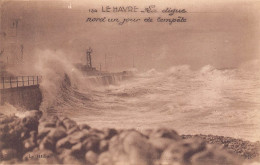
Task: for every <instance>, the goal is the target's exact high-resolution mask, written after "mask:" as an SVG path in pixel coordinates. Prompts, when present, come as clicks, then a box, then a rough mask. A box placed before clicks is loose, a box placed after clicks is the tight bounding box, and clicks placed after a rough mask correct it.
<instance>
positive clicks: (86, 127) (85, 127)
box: [79, 124, 91, 130]
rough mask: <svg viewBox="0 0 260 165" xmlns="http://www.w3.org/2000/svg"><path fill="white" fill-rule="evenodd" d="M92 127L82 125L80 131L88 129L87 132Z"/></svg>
mask: <svg viewBox="0 0 260 165" xmlns="http://www.w3.org/2000/svg"><path fill="white" fill-rule="evenodd" d="M90 128H91V127H90V126H89V125H87V124H80V125H79V129H80V130H83V129H86V130H89V129H90Z"/></svg>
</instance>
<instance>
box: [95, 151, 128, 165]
mask: <svg viewBox="0 0 260 165" xmlns="http://www.w3.org/2000/svg"><path fill="white" fill-rule="evenodd" d="M114 164H115V163H114V161H113V158H112V155H111V154H110V153H109V152H103V153H102V154H100V155H99V157H98V163H97V165H114ZM125 164H126V163H125Z"/></svg>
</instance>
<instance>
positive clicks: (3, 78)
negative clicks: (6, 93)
mask: <svg viewBox="0 0 260 165" xmlns="http://www.w3.org/2000/svg"><path fill="white" fill-rule="evenodd" d="M2 80H3V89H5V77H2Z"/></svg>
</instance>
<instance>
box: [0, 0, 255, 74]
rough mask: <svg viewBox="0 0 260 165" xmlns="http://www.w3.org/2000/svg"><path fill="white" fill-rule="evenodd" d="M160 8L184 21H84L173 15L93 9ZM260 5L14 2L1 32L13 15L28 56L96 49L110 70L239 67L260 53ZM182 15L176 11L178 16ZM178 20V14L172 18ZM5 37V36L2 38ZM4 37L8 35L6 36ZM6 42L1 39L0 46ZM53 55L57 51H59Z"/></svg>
mask: <svg viewBox="0 0 260 165" xmlns="http://www.w3.org/2000/svg"><path fill="white" fill-rule="evenodd" d="M106 5H110V6H128V5H130V6H137V7H138V8H140V9H142V8H144V7H147V6H149V5H156V8H157V10H158V11H160V10H162V9H165V8H167V7H169V8H172V9H173V8H177V9H183V8H185V9H186V10H187V11H188V13H186V14H181V16H184V17H185V18H187V22H186V23H177V24H176V23H173V24H172V25H168V24H167V23H156V22H154V23H143V22H140V23H127V24H124V25H122V26H119V25H117V24H113V23H86V21H85V20H86V18H88V17H104V16H105V17H111V18H112V17H114V18H115V17H119V18H123V17H126V18H141V19H143V18H145V17H147V16H150V17H152V18H154V19H156V18H157V17H159V16H160V17H165V18H171V17H170V16H167V15H166V14H162V13H157V14H149V15H147V14H141V13H134V14H133V13H132V14H131V13H123V14H122V13H101V12H98V13H96V14H90V13H89V12H88V10H89V9H90V8H97V9H98V10H100V9H101V6H106ZM69 6H71V7H69ZM259 7H260V2H259V1H256V0H251V1H246V0H239V1H233V0H229V1H226V0H225V1H224V0H223V1H222V0H218V1H206V0H205V1H204V0H195V1H188V0H164V1H163V0H161V1H160V0H142V1H137V0H97V1H94V0H93V1H83V0H71V1H68V0H66V1H61V0H60V1H36V0H34V1H24V0H23V1H12V0H6V1H2V2H1V33H2V34H3V32H5V33H6V34H7V37H5V44H4V45H5V46H6V43H7V42H6V41H8V40H12V39H10V37H9V38H8V34H9V33H12V31H10V30H8V29H10V27H11V26H12V25H11V24H12V20H15V19H18V20H19V21H18V22H19V23H18V25H17V42H18V43H19V44H23V46H24V50H23V51H24V56H25V57H24V58H25V59H26V58H31V57H32V56H34V55H35V50H46V49H48V50H51V51H53V52H55V51H62V52H64V56H66V57H68V58H70V59H72V61H73V60H75V61H84V56H85V51H86V49H87V48H88V47H90V46H91V47H92V49H93V50H94V51H93V63H94V65H95V66H96V67H99V64H100V63H101V64H102V65H104V62H105V55H106V56H107V69H108V70H111V71H115V70H123V69H127V68H130V67H132V61H133V60H132V59H133V57H134V61H135V67H136V68H138V69H139V70H147V69H151V68H156V69H159V70H163V69H167V68H169V67H171V66H174V65H184V64H187V65H190V66H191V68H194V69H197V68H200V67H202V66H205V65H208V64H210V65H213V66H215V67H217V68H231V67H237V66H239V65H241V64H242V63H244V62H247V61H249V60H254V59H258V58H259V56H260V55H259V52H260V50H259V39H260V37H259V36H260V33H259V16H260V13H259V11H258V9H259ZM175 16H178V15H175ZM172 17H174V16H172ZM1 37H2V38H3V35H1ZM2 42H3V40H2ZM1 44H2V45H3V43H1ZM54 55H55V53H54Z"/></svg>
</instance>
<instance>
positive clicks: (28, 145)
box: [23, 137, 36, 152]
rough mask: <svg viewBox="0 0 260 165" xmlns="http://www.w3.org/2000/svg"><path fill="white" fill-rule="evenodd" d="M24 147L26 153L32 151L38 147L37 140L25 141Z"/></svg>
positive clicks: (29, 139)
mask: <svg viewBox="0 0 260 165" xmlns="http://www.w3.org/2000/svg"><path fill="white" fill-rule="evenodd" d="M23 146H24V151H25V152H28V151H31V150H32V149H34V148H35V147H36V143H35V139H33V137H31V138H28V139H26V140H25V141H23Z"/></svg>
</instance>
